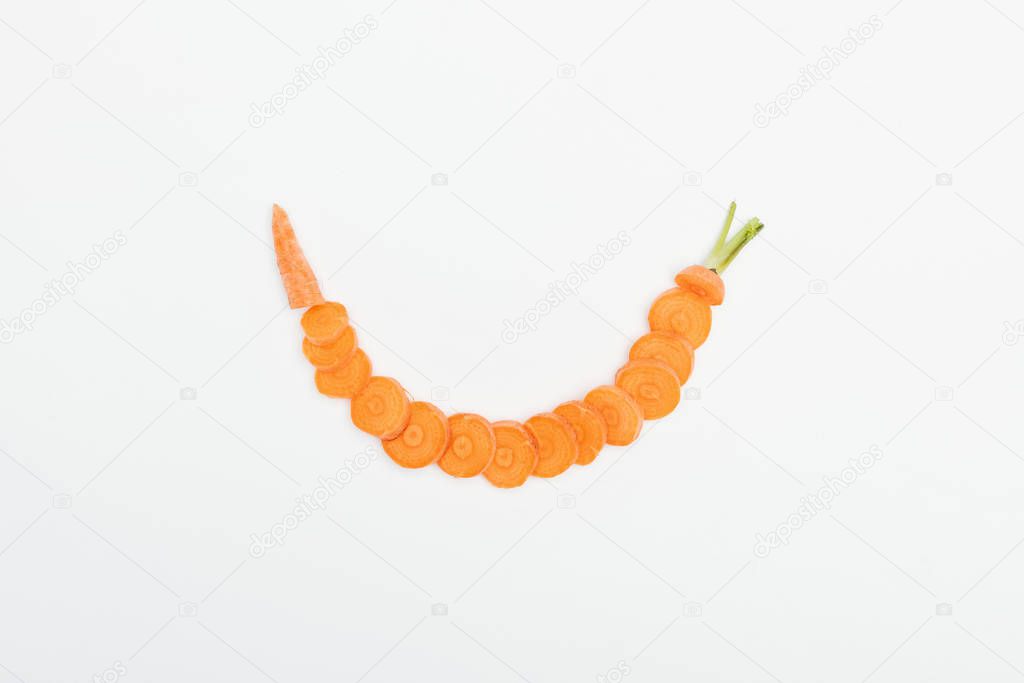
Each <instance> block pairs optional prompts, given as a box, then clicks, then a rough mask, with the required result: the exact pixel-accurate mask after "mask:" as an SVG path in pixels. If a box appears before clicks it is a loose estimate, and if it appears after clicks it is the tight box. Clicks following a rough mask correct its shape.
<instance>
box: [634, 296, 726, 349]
mask: <svg viewBox="0 0 1024 683" xmlns="http://www.w3.org/2000/svg"><path fill="white" fill-rule="evenodd" d="M647 320H648V322H649V323H650V324H651V330H653V331H655V332H674V333H675V334H678V335H680V336H681V337H685V338H686V340H687V341H688V342H690V345H691V346H693V348H695V349H696V348H697V347H699V346H700V345H701V344H703V343H704V340H705V339H707V338H708V333H709V332H710V331H711V307H710V306H708V305H707V304H706V303H704V302H703V301H701V300H700V299H699V298H698V297H697V295H696V294H694V293H693V292H691V291H688V290H685V289H679V288H678V287H676V288H675V289H670V290H668V291H667V292H663V293H662V294H661V296H659V297H658V298H657V299H655V300H654V304H653V305H652V306H651V312H650V313H649V314H648V315H647Z"/></svg>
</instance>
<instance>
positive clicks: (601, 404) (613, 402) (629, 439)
mask: <svg viewBox="0 0 1024 683" xmlns="http://www.w3.org/2000/svg"><path fill="white" fill-rule="evenodd" d="M583 402H584V403H586V404H587V405H588V406H590V407H591V408H593V409H594V410H596V411H597V412H598V413H600V414H601V417H603V418H604V423H605V424H606V425H608V437H607V441H608V443H609V444H611V445H612V446H628V445H629V444H631V443H633V442H634V441H636V438H637V437H638V436H640V429H641V428H642V427H643V425H644V411H643V409H642V408H640V404H639V403H637V402H636V400H635V399H634V398H633V397H632V396H630V395H629V394H628V393H626V392H625V391H624V390H622V389H620V388H619V387H616V386H612V385H610V384H606V385H604V386H600V387H597V388H596V389H592V390H591V391H590V393H589V394H587V396H586V398H584V399H583Z"/></svg>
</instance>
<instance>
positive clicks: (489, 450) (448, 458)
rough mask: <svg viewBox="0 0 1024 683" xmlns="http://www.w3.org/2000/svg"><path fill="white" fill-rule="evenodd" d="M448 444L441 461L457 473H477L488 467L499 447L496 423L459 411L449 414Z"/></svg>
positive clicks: (457, 475) (440, 464)
mask: <svg viewBox="0 0 1024 683" xmlns="http://www.w3.org/2000/svg"><path fill="white" fill-rule="evenodd" d="M448 430H449V432H450V438H449V441H448V448H447V449H445V452H444V455H442V456H441V458H440V460H438V461H437V464H438V466H439V467H440V468H441V469H442V470H444V471H445V472H447V473H448V474H450V475H452V476H453V477H463V478H465V477H475V476H476V475H478V474H480V473H481V472H483V471H484V470H485V469H487V466H488V465H490V464H491V460H493V459H494V452H495V450H496V448H497V446H496V443H497V442H496V440H495V436H494V427H493V426H492V425H491V423H490V422H488V421H487V419H486V418H483V417H480V416H479V415H474V414H472V413H458V414H456V415H452V416H451V417H450V418H448Z"/></svg>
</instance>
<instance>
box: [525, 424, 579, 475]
mask: <svg viewBox="0 0 1024 683" xmlns="http://www.w3.org/2000/svg"><path fill="white" fill-rule="evenodd" d="M526 429H527V431H528V432H530V435H531V436H533V438H534V440H535V441H536V442H537V464H536V466H535V467H534V468H533V476H535V477H545V478H547V477H553V476H555V475H557V474H561V473H562V472H565V471H566V470H567V469H569V466H570V465H572V464H573V463H574V462H576V458H577V457H578V456H579V447H578V446H577V445H576V433H575V432H574V431H573V429H572V425H571V424H569V421H568V420H566V419H565V418H564V417H562V416H561V415H556V414H555V413H541V414H540V415H534V416H533V417H531V418H530V419H529V420H527V421H526Z"/></svg>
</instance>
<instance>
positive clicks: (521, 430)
mask: <svg viewBox="0 0 1024 683" xmlns="http://www.w3.org/2000/svg"><path fill="white" fill-rule="evenodd" d="M493 427H494V438H495V443H496V445H497V448H496V450H495V452H494V459H493V460H492V461H491V464H490V465H488V466H487V469H485V470H484V476H485V477H487V481H489V482H491V483H492V484H494V485H495V486H497V487H498V488H503V489H510V488H515V487H516V486H522V485H523V482H525V481H526V480H527V479H529V478H530V474H531V473H533V469H534V467H536V466H537V444H536V443H534V441H533V436H531V435H530V432H528V431H527V430H526V427H524V426H523V425H522V424H520V423H518V422H515V421H513V420H505V421H503V422H495V423H494V425H493Z"/></svg>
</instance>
